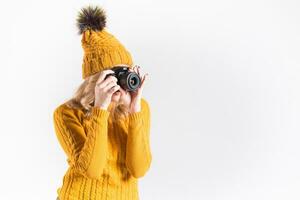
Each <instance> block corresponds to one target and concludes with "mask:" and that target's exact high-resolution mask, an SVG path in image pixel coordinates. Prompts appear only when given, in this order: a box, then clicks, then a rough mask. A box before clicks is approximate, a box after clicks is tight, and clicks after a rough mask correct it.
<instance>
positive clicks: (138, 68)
mask: <svg viewBox="0 0 300 200" xmlns="http://www.w3.org/2000/svg"><path fill="white" fill-rule="evenodd" d="M140 68H141V67H140V66H137V71H138V75H139V76H141V73H140Z"/></svg>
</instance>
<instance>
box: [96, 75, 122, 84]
mask: <svg viewBox="0 0 300 200" xmlns="http://www.w3.org/2000/svg"><path fill="white" fill-rule="evenodd" d="M110 82H118V79H117V78H116V77H115V76H109V77H108V78H107V79H105V80H104V81H103V82H101V83H100V84H99V87H106V86H107V84H108V83H110Z"/></svg>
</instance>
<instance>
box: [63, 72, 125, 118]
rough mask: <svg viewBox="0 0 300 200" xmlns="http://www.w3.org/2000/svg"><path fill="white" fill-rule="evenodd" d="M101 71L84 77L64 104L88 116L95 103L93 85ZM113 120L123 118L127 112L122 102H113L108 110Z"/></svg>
mask: <svg viewBox="0 0 300 200" xmlns="http://www.w3.org/2000/svg"><path fill="white" fill-rule="evenodd" d="M100 73H101V72H97V73H95V74H93V75H90V76H88V77H87V78H85V79H84V81H83V83H81V84H80V85H79V87H78V88H77V90H76V92H75V94H74V95H73V97H72V98H70V99H69V100H67V102H66V105H67V106H68V107H70V108H78V109H82V110H83V112H84V113H85V114H86V116H90V114H91V110H92V107H94V103H95V86H96V82H97V80H98V78H99V76H100ZM109 111H110V115H112V117H113V121H114V122H117V121H118V120H122V119H123V118H125V117H126V116H127V115H128V114H129V112H128V107H127V106H126V105H124V104H122V103H114V104H113V106H112V109H111V110H109Z"/></svg>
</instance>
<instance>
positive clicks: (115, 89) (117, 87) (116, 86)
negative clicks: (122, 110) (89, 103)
mask: <svg viewBox="0 0 300 200" xmlns="http://www.w3.org/2000/svg"><path fill="white" fill-rule="evenodd" d="M118 89H120V86H119V85H115V86H114V87H112V88H111V89H110V90H109V91H108V93H109V94H110V95H111V94H113V93H114V92H116V91H117V90H118Z"/></svg>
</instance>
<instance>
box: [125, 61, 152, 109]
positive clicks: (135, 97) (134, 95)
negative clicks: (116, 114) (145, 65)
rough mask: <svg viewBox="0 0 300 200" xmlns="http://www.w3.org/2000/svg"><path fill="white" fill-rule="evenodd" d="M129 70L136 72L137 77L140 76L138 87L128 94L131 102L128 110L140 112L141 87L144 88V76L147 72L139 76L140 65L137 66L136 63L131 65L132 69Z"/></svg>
mask: <svg viewBox="0 0 300 200" xmlns="http://www.w3.org/2000/svg"><path fill="white" fill-rule="evenodd" d="M129 71H132V72H136V73H137V74H138V75H139V77H140V78H141V85H140V87H139V88H138V89H137V90H135V91H132V92H129V93H130V96H131V102H130V105H129V112H130V113H135V112H140V111H141V98H142V92H143V88H144V85H145V80H146V77H147V76H148V75H149V74H148V73H146V74H145V75H143V76H141V73H140V66H137V65H135V66H134V67H133V69H132V68H130V69H129Z"/></svg>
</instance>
